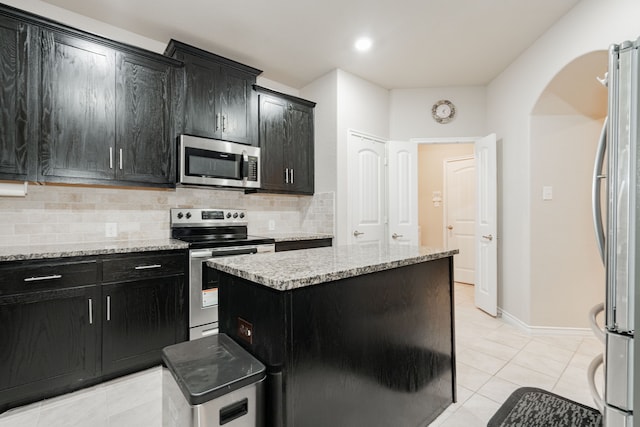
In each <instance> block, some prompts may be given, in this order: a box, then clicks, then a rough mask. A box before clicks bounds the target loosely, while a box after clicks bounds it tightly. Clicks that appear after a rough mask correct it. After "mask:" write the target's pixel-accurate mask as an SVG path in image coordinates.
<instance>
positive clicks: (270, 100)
mask: <svg viewBox="0 0 640 427" xmlns="http://www.w3.org/2000/svg"><path fill="white" fill-rule="evenodd" d="M259 108H260V109H259V115H260V137H259V139H260V157H261V159H260V165H261V167H262V171H261V172H260V181H261V184H260V188H262V189H264V190H277V191H286V190H288V184H287V183H285V167H284V158H283V156H284V147H285V139H286V138H287V129H286V121H285V117H286V114H287V103H286V102H285V101H284V100H282V99H279V98H276V97H272V96H268V95H262V94H261V95H260V106H259Z"/></svg>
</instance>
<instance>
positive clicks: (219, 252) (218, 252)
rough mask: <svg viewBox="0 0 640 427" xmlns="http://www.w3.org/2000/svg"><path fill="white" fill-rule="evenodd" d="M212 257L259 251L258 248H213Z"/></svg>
mask: <svg viewBox="0 0 640 427" xmlns="http://www.w3.org/2000/svg"><path fill="white" fill-rule="evenodd" d="M211 252H212V253H211V256H212V257H222V256H230V255H249V254H255V253H258V249H257V248H248V249H233V250H224V249H220V250H215V249H214V250H213V251H211Z"/></svg>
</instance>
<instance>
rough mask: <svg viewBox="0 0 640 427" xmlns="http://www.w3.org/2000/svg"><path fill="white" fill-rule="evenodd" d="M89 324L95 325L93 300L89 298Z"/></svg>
mask: <svg viewBox="0 0 640 427" xmlns="http://www.w3.org/2000/svg"><path fill="white" fill-rule="evenodd" d="M89 324H90V325H93V300H92V299H91V298H89Z"/></svg>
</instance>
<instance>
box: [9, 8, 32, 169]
mask: <svg viewBox="0 0 640 427" xmlns="http://www.w3.org/2000/svg"><path fill="white" fill-rule="evenodd" d="M37 40H38V28H37V27H34V26H32V25H29V24H27V23H25V22H21V21H19V20H17V19H13V18H11V17H9V16H3V15H0V76H1V77H0V81H1V82H2V86H1V87H0V179H16V180H35V176H36V161H37V153H36V150H35V148H36V147H35V144H29V142H30V141H32V140H34V139H35V137H34V134H35V132H36V131H37V126H36V123H37V113H36V99H37V89H38V88H37V86H34V85H30V82H32V81H34V80H36V79H37V73H38V70H39V69H40V67H39V66H38V59H37V49H36V43H37Z"/></svg>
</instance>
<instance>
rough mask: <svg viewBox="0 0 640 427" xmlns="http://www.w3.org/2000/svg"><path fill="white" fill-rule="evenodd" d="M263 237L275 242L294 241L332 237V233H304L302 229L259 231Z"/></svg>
mask: <svg viewBox="0 0 640 427" xmlns="http://www.w3.org/2000/svg"><path fill="white" fill-rule="evenodd" d="M259 234H260V235H261V236H263V237H269V238H272V239H274V240H275V241H276V243H277V242H294V241H299V240H320V239H333V234H323V233H306V232H304V231H291V232H266V233H259Z"/></svg>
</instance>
